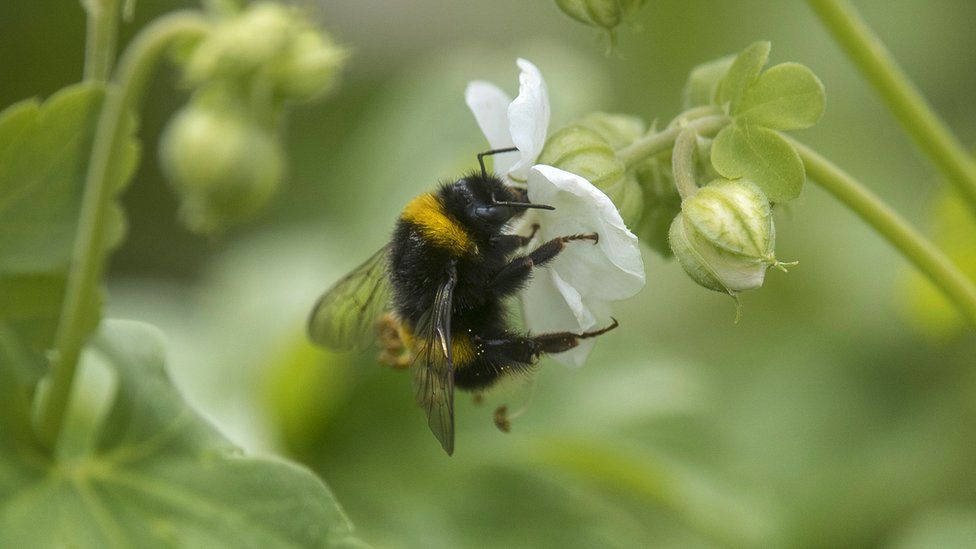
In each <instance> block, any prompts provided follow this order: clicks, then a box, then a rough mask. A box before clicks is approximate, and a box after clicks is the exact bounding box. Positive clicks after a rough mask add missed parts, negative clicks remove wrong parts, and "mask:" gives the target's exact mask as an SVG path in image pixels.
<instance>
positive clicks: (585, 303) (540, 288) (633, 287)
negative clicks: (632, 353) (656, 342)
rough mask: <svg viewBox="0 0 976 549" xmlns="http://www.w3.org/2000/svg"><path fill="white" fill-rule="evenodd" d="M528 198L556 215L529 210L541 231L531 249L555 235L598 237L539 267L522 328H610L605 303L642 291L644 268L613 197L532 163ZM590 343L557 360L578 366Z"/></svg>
mask: <svg viewBox="0 0 976 549" xmlns="http://www.w3.org/2000/svg"><path fill="white" fill-rule="evenodd" d="M528 192H529V200H530V201H531V202H534V203H538V204H549V205H550V206H553V207H555V208H556V209H555V211H533V212H530V214H529V215H531V219H529V220H528V221H529V222H530V223H538V224H539V231H538V233H536V236H535V238H534V239H533V242H531V243H530V244H529V246H530V247H531V246H536V245H538V244H541V243H542V242H546V241H548V240H550V239H553V238H558V237H560V236H568V235H574V234H585V233H596V234H598V235H599V236H600V240H599V242H597V243H596V244H595V245H594V244H592V243H591V242H590V241H574V242H570V243H567V245H566V247H565V248H564V249H563V251H562V252H561V253H560V254H559V255H558V256H556V258H555V259H553V260H552V262H551V263H549V264H548V265H547V266H546V267H545V268H542V269H536V271H535V272H534V273H533V276H532V280H531V282H530V283H529V286H528V287H527V288H526V289H525V292H524V293H523V295H522V303H523V307H524V309H525V311H524V313H525V323H526V326H527V327H528V328H529V329H530V330H531V331H532V332H533V333H548V332H564V331H568V332H573V333H583V332H587V331H591V330H597V329H600V328H603V327H605V326H607V325H609V324H610V322H611V319H610V302H611V301H618V300H621V299H626V298H629V297H632V296H634V295H635V294H636V293H637V292H638V291H640V289H641V288H642V287H643V286H644V262H643V260H642V259H641V253H640V248H639V247H638V245H637V237H636V236H634V233H632V232H630V231H629V230H628V229H627V226H626V225H624V221H623V219H622V218H621V217H620V213H619V212H618V211H617V208H616V206H614V205H613V202H611V201H610V198H609V197H607V195H606V194H604V193H603V191H601V190H600V189H597V188H596V187H594V186H593V185H592V184H590V182H589V181H587V180H586V179H584V178H582V177H580V176H578V175H576V174H572V173H569V172H567V171H564V170H560V169H559V168H554V167H552V166H546V165H542V164H539V165H536V166H534V167H533V168H532V169H531V171H530V172H529V177H528ZM594 342H595V340H593V339H588V340H582V341H580V345H579V346H578V347H576V348H575V349H573V350H570V351H567V352H565V353H559V354H557V355H555V356H554V358H555V359H557V360H559V361H560V362H562V363H563V364H565V365H567V366H581V365H582V364H583V362H585V361H586V357H587V356H589V354H590V351H591V350H592V348H593V343H594Z"/></svg>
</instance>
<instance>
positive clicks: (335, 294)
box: [308, 148, 617, 455]
mask: <svg viewBox="0 0 976 549" xmlns="http://www.w3.org/2000/svg"><path fill="white" fill-rule="evenodd" d="M515 150H517V149H515V148H509V149H495V150H490V151H486V152H483V153H480V154H478V155H477V156H478V163H479V165H480V167H481V171H480V172H472V173H471V174H468V175H465V176H463V177H461V178H460V179H458V180H456V181H454V182H452V183H448V184H443V185H441V186H440V188H439V189H437V191H435V192H430V193H425V194H422V195H420V196H418V197H416V198H414V199H413V200H411V201H410V202H409V203H408V204H407V206H406V207H405V208H404V209H403V212H402V213H401V214H400V217H399V219H398V220H397V222H396V226H395V228H394V230H393V236H392V238H391V240H390V242H389V244H387V245H386V246H384V247H383V248H381V249H380V250H379V251H378V252H376V253H375V254H373V256H372V257H370V258H369V259H368V260H366V262H365V263H363V264H362V265H360V266H359V267H357V268H356V269H355V270H353V271H352V272H351V273H349V274H348V275H346V276H345V277H344V278H342V279H341V280H339V281H338V282H337V283H336V284H335V285H333V286H332V287H331V288H329V289H328V290H326V292H325V293H324V294H323V295H322V297H321V298H319V300H318V302H317V303H316V304H315V307H314V309H313V310H312V313H311V315H310V317H309V320H308V333H309V337H310V339H311V340H312V341H313V342H315V343H317V344H319V345H322V346H324V347H328V348H331V349H334V350H352V349H363V348H365V347H367V346H368V345H370V344H371V343H373V342H375V341H376V340H377V339H378V340H379V341H380V343H381V345H382V347H383V354H382V355H381V357H382V359H383V361H384V362H388V363H390V364H391V365H395V366H400V367H409V368H410V370H411V371H412V378H413V385H414V391H415V393H414V396H415V400H416V402H417V405H418V406H419V407H421V408H423V410H424V411H425V412H426V414H427V424H428V426H429V427H430V430H431V431H432V432H433V433H434V436H436V437H437V439H438V440H439V441H440V443H441V446H442V447H443V448H444V450H445V451H446V452H447V454H448V455H451V454H452V453H453V452H454V389H455V387H456V388H458V389H461V390H466V391H478V392H480V391H482V390H484V389H487V388H488V387H490V386H492V385H493V384H494V383H495V382H497V381H498V380H499V379H501V378H503V377H506V376H511V375H516V374H520V373H528V372H530V371H531V370H532V368H533V366H534V365H535V364H536V363H537V362H538V360H539V358H540V357H541V356H542V355H544V354H546V353H559V352H563V351H567V350H569V349H572V348H573V347H575V346H576V345H578V344H579V341H580V340H581V339H586V338H591V337H595V336H598V335H600V334H603V333H605V332H607V331H610V330H612V329H613V328H615V327H616V326H617V323H616V321H613V323H612V324H611V325H610V326H608V327H605V328H602V329H599V330H594V331H590V332H584V333H571V332H560V333H547V334H536V335H532V334H526V333H523V332H520V331H519V330H516V329H513V328H512V327H511V326H510V321H509V319H508V315H507V313H506V308H505V300H506V298H508V297H511V296H513V295H515V294H517V293H518V292H519V290H521V289H522V288H523V287H524V286H525V285H526V284H527V283H528V281H529V278H530V277H531V274H532V269H533V268H536V267H542V266H545V265H546V264H547V263H549V262H550V261H552V260H553V258H555V257H556V256H557V255H558V254H559V252H560V251H561V250H562V249H563V247H564V246H566V245H569V244H571V243H574V242H580V243H581V244H576V245H582V243H592V244H595V243H597V242H598V241H599V238H600V237H599V235H598V234H595V233H589V234H574V235H566V236H562V237H559V238H554V239H552V240H549V241H548V242H545V243H543V244H541V245H540V246H539V247H537V248H535V249H534V250H531V251H529V252H527V253H525V252H523V251H522V250H523V249H524V248H525V247H526V246H527V245H528V244H529V242H530V241H531V239H532V238H533V236H534V235H535V231H536V230H537V229H538V226H534V227H533V228H532V233H531V234H528V235H517V234H507V233H506V229H507V228H509V227H510V225H511V224H512V222H513V221H515V220H517V219H518V218H520V217H521V216H522V214H523V213H524V212H525V211H526V210H528V209H539V210H553V209H554V208H553V207H552V206H547V205H545V204H533V203H530V202H529V200H528V197H527V196H526V194H525V193H524V191H522V190H521V189H517V188H514V187H510V186H507V185H505V184H504V183H503V182H502V181H501V180H500V179H499V178H498V177H497V176H495V175H493V174H490V173H489V172H488V171H487V170H486V169H485V164H484V157H485V156H489V155H493V154H499V153H506V152H512V151H515Z"/></svg>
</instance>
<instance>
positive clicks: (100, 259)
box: [38, 11, 208, 448]
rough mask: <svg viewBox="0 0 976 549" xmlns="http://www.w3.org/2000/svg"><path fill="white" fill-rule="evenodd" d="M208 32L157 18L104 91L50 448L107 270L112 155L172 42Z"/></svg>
mask: <svg viewBox="0 0 976 549" xmlns="http://www.w3.org/2000/svg"><path fill="white" fill-rule="evenodd" d="M207 28H208V26H207V21H206V19H204V17H203V15H202V14H201V13H199V12H193V11H186V12H175V13H172V14H170V15H167V16H164V17H161V18H159V19H157V20H156V21H155V22H153V23H152V24H151V25H150V26H148V27H146V29H145V30H143V31H142V32H141V33H140V34H139V36H137V37H136V38H135V40H133V42H132V44H131V45H130V46H129V47H128V49H127V50H126V52H125V54H124V55H123V56H122V59H121V61H120V63H119V70H118V72H117V74H116V77H115V82H114V84H113V85H112V86H110V87H109V89H108V91H107V93H106V97H105V103H104V105H103V108H102V112H101V114H100V116H99V119H98V126H97V128H96V130H95V144H94V146H93V148H92V154H91V161H90V162H89V164H88V173H87V175H86V178H85V193H84V196H83V197H82V203H81V217H80V220H79V222H78V236H77V239H76V240H75V247H74V251H73V254H72V260H71V269H70V271H69V273H68V286H67V289H66V292H65V298H64V305H63V307H62V309H61V317H60V321H59V324H58V331H57V335H56V338H55V349H56V351H57V352H56V355H55V358H54V360H53V361H52V368H53V371H52V374H51V384H50V387H49V392H48V393H47V395H46V397H45V399H44V401H43V402H42V404H41V409H40V414H39V419H38V429H39V432H40V434H41V437H42V439H43V440H44V441H45V442H46V443H48V444H49V446H50V447H51V448H53V447H54V446H55V444H56V441H57V439H58V435H59V433H60V431H61V425H62V424H63V423H64V415H65V412H66V410H67V406H68V399H69V397H70V395H71V386H72V383H73V381H74V378H75V370H76V368H77V364H78V357H79V355H80V354H81V348H82V346H83V345H84V343H85V340H86V338H87V335H88V324H87V323H86V319H88V318H91V317H92V316H93V311H92V310H91V309H92V308H93V307H95V306H96V303H97V301H96V298H97V291H98V283H99V281H100V280H101V277H102V272H103V271H104V268H105V260H106V254H105V250H104V248H105V243H104V235H105V228H106V224H107V221H108V215H107V211H108V209H109V207H110V205H111V203H112V199H113V196H114V193H115V191H116V190H115V189H113V188H112V185H111V181H109V179H108V177H107V175H108V173H109V168H110V166H111V160H112V157H113V155H115V154H117V152H118V150H119V149H120V147H121V146H122V144H123V143H124V142H125V139H126V135H125V126H126V118H127V117H128V116H129V115H130V113H131V112H133V111H134V110H135V108H136V107H137V106H138V104H139V103H140V101H141V98H142V94H143V91H144V89H145V86H146V82H147V80H148V79H149V76H150V75H151V74H152V72H153V70H154V69H155V67H156V66H157V64H158V62H159V60H160V58H161V57H162V54H163V53H164V52H165V51H166V49H167V48H168V47H169V46H170V45H172V44H173V42H174V41H176V40H180V39H191V38H194V37H197V36H202V35H203V34H204V33H205V32H206V31H207Z"/></svg>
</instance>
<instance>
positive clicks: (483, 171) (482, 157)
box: [478, 147, 518, 179]
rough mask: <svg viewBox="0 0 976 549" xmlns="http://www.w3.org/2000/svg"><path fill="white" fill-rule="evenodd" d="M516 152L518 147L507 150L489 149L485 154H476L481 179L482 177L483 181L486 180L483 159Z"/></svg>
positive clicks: (486, 175)
mask: <svg viewBox="0 0 976 549" xmlns="http://www.w3.org/2000/svg"><path fill="white" fill-rule="evenodd" d="M517 150H518V147H507V148H504V149H491V150H490V151H485V152H482V153H478V165H479V166H481V177H483V178H485V179H487V178H488V170H486V169H485V157H486V156H492V155H496V154H501V153H507V152H515V151H517Z"/></svg>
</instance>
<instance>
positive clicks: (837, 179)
mask: <svg viewBox="0 0 976 549" xmlns="http://www.w3.org/2000/svg"><path fill="white" fill-rule="evenodd" d="M787 139H790V138H787ZM790 142H792V143H793V146H794V147H796V150H797V152H799V153H800V158H802V159H803V163H804V165H805V166H806V170H807V175H808V176H810V178H811V179H812V180H814V181H816V182H817V183H819V184H820V186H821V187H823V188H824V189H826V190H827V192H829V193H830V194H832V195H834V197H835V198H837V199H838V200H840V201H841V202H843V203H844V204H845V205H847V207H849V208H850V209H851V210H853V211H854V213H856V214H857V215H858V216H860V217H861V219H863V220H864V221H866V222H867V223H868V224H869V225H871V226H872V227H874V229H875V230H876V231H878V233H879V234H881V236H883V237H884V238H885V239H886V240H887V241H888V242H889V243H891V245H892V246H894V247H895V248H897V249H898V251H900V252H901V253H902V255H904V256H905V258H907V259H908V260H909V261H911V262H912V263H914V264H915V266H916V267H917V268H918V269H919V270H920V271H922V272H923V273H925V275H926V276H928V278H929V280H931V281H932V283H933V284H935V285H936V286H938V287H939V288H940V289H941V290H942V292H943V293H944V294H945V295H946V296H947V297H948V298H949V300H950V301H951V302H952V303H954V304H955V305H956V307H958V308H959V310H960V311H961V312H962V313H963V314H964V315H965V316H966V318H967V319H968V320H969V321H970V322H971V323H972V324H973V325H974V326H976V285H974V284H973V282H972V281H971V280H969V279H968V278H967V277H966V275H964V274H963V273H962V272H960V271H959V269H957V268H956V266H955V265H954V264H953V263H952V261H950V260H949V258H948V257H946V256H945V254H943V253H942V252H941V251H939V249H938V248H936V247H935V246H934V245H933V244H932V243H931V242H929V241H928V240H926V239H925V237H924V236H922V235H921V234H919V233H918V231H916V230H915V229H914V228H913V227H912V226H911V225H909V224H908V222H907V221H905V219H903V218H902V217H901V216H900V215H898V213H896V212H895V211H894V210H892V209H891V208H890V207H889V206H888V205H887V204H885V203H884V202H882V201H881V199H880V198H878V197H877V196H875V195H874V193H872V192H871V191H869V190H868V189H866V188H865V187H864V185H862V184H861V183H859V182H858V181H857V180H856V179H854V178H853V177H851V176H850V175H849V174H847V173H846V172H844V171H843V170H841V169H840V168H839V167H837V166H835V165H834V164H833V163H832V162H830V161H829V160H827V159H826V158H824V157H823V156H821V155H820V154H818V153H817V152H816V151H814V150H813V149H811V148H809V147H807V146H806V145H803V144H802V143H799V142H798V141H796V140H793V139H790Z"/></svg>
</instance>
